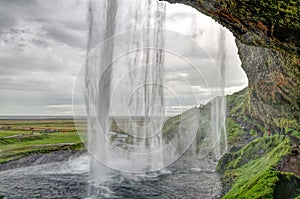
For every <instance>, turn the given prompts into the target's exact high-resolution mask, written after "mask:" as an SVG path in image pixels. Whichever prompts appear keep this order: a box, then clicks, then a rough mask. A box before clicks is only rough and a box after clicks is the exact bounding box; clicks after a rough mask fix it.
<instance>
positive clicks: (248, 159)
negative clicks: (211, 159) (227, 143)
mask: <svg viewBox="0 0 300 199" xmlns="http://www.w3.org/2000/svg"><path fill="white" fill-rule="evenodd" d="M290 149H291V146H290V140H289V139H288V138H287V137H284V136H272V137H267V138H258V139H256V140H254V141H252V142H250V143H249V144H248V145H246V146H245V147H244V148H242V149H241V150H240V151H238V152H236V153H231V154H227V155H226V156H224V157H223V160H225V159H226V161H225V162H224V161H223V163H219V165H218V168H217V170H219V171H221V172H223V174H224V181H225V183H228V184H230V187H232V188H231V190H230V191H229V192H228V193H227V194H226V195H225V196H224V197H223V198H224V199H231V198H273V194H274V188H275V186H276V183H277V182H278V181H279V177H278V175H279V173H280V172H279V171H276V170H275V167H276V166H277V165H278V163H279V161H280V160H281V158H282V157H283V156H284V155H287V154H288V153H289V151H290ZM220 162H222V160H221V161H220Z"/></svg>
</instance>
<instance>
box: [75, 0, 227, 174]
mask: <svg viewBox="0 0 300 199" xmlns="http://www.w3.org/2000/svg"><path fill="white" fill-rule="evenodd" d="M166 5H167V4H166V3H164V2H158V1H156V0H130V1H125V0H102V1H97V0H91V1H90V2H89V24H90V25H89V41H88V47H87V49H88V51H87V59H86V64H85V67H84V68H83V69H82V71H81V72H80V73H79V75H78V79H77V82H78V83H77V84H76V86H75V94H74V95H75V96H76V95H77V94H76V93H77V92H78V93H79V94H80V93H83V96H84V102H85V110H84V111H78V110H77V109H76V107H75V112H77V113H75V114H77V115H87V127H86V128H87V131H86V132H85V131H84V130H83V129H82V130H81V132H79V134H80V136H81V138H82V140H83V141H85V142H86V147H87V150H88V151H89V153H90V154H91V160H90V170H91V175H92V176H93V178H95V179H101V178H102V177H103V176H104V174H107V173H110V172H115V171H122V172H128V173H146V172H150V171H157V170H160V169H162V168H164V167H165V166H168V165H169V164H171V163H172V162H174V161H175V160H177V159H178V158H180V156H182V155H183V154H184V153H185V152H186V151H187V150H188V149H189V148H193V154H194V156H195V158H196V157H201V158H203V157H206V156H208V155H212V157H213V158H215V159H218V158H220V157H221V155H222V154H223V153H224V151H226V149H227V145H226V131H225V116H226V101H225V97H224V95H225V94H224V82H223V81H224V79H225V75H224V74H225V65H226V64H225V62H226V54H224V52H225V48H226V44H225V43H224V42H225V40H226V39H225V36H224V34H225V33H224V32H223V31H222V30H221V31H220V32H219V34H218V38H219V39H218V44H219V46H218V50H219V51H218V53H217V57H218V60H219V61H218V62H215V61H213V59H212V58H211V57H210V56H209V55H208V54H207V52H206V51H205V49H203V48H202V47H201V46H199V45H198V44H197V40H198V39H200V40H201V39H202V38H201V37H202V36H201V35H202V33H203V32H202V31H203V30H202V29H201V27H199V24H198V23H199V19H197V15H196V13H195V12H192V13H191V14H190V17H191V19H192V23H191V24H192V25H191V26H192V27H191V29H192V30H193V31H194V32H192V33H191V38H189V37H187V36H184V35H181V34H179V33H177V32H174V31H171V30H166V14H167V6H166ZM198 56H200V57H201V56H202V57H204V58H203V59H202V58H201V59H200V58H199V59H198ZM195 58H196V59H195ZM185 70H188V71H189V74H185V73H184V71H185ZM182 71H183V72H182ZM211 74H213V76H212V75H211ZM81 81H82V82H84V83H80V82H81ZM174 82H175V83H176V86H174ZM82 84H83V85H82ZM76 89H77V90H78V91H76ZM176 89H178V90H180V91H181V92H183V93H184V94H177V90H176ZM204 94H205V96H206V95H207V96H208V99H207V98H206V99H205V100H206V102H205V103H207V102H209V101H211V102H210V103H209V105H208V104H207V105H206V106H205V107H206V108H205V109H203V108H202V106H201V107H198V106H199V104H202V101H203V95H204ZM73 98H74V97H73ZM73 103H74V99H73ZM73 107H74V106H73ZM169 107H180V108H181V109H182V111H181V112H182V114H180V115H178V116H176V117H173V118H169V115H168V112H169ZM183 107H186V108H183ZM171 116H174V114H173V115H171ZM79 126H80V125H79ZM80 128H82V126H80ZM111 129H113V130H111Z"/></svg>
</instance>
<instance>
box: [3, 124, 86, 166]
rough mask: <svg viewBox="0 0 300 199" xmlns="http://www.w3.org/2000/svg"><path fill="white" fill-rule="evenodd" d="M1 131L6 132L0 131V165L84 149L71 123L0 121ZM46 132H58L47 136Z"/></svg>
mask: <svg viewBox="0 0 300 199" xmlns="http://www.w3.org/2000/svg"><path fill="white" fill-rule="evenodd" d="M0 127H4V128H5V129H2V130H0V163H5V162H8V161H11V160H15V159H18V158H20V157H24V156H27V155H30V154H32V153H48V152H51V151H56V150H66V149H76V150H77V149H82V148H83V144H82V143H81V140H80V138H79V136H78V134H77V131H76V128H75V125H74V122H73V120H0ZM8 127H9V128H8ZM28 128H34V129H35V128H36V129H37V130H34V133H32V130H28ZM47 128H51V129H55V130H57V131H60V132H52V133H49V132H46V131H45V129H47ZM61 131H63V132H61ZM14 135H16V136H14ZM9 136H14V137H9Z"/></svg>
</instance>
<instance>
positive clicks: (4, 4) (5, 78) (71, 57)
mask: <svg viewBox="0 0 300 199" xmlns="http://www.w3.org/2000/svg"><path fill="white" fill-rule="evenodd" d="M87 2H88V1H85V0H49V1H44V0H26V1H24V0H1V1H0V115H71V114H72V92H73V87H74V83H75V81H76V77H77V73H78V72H79V70H80V68H81V67H82V66H83V63H84V60H85V56H86V46H87V35H88V20H87V16H88V14H87V11H88V5H87ZM192 10H193V9H191V8H190V7H187V6H183V5H179V4H176V5H169V4H168V6H167V17H166V28H167V29H169V30H173V31H176V32H180V33H181V34H184V35H187V36H191V32H192V31H191V27H193V23H196V24H198V25H197V27H198V26H199V27H201V28H200V29H199V30H196V31H199V33H200V34H199V35H200V36H199V38H196V40H197V42H198V43H199V45H201V47H202V48H203V49H205V51H206V53H207V54H209V56H211V57H214V56H216V53H217V50H216V47H215V46H216V45H217V43H216V41H217V38H216V37H217V34H216V30H217V29H218V26H219V25H218V24H217V23H216V22H214V21H213V20H212V19H210V18H209V17H207V16H204V15H202V14H201V13H197V20H196V21H192V19H191V17H190V15H191V12H192ZM212 41H213V42H212ZM226 46H227V49H228V50H227V52H228V53H227V60H228V61H227V62H228V63H227V64H226V65H228V67H227V69H226V75H225V76H226V89H225V90H226V92H227V93H232V92H235V91H238V90H240V89H241V88H244V87H245V86H246V85H247V78H246V75H245V73H244V72H243V71H242V69H241V67H240V64H241V63H240V60H239V58H238V56H237V48H236V46H235V44H234V37H233V36H232V34H231V33H230V32H229V31H227V32H226ZM187 53H188V52H187ZM190 53H192V52H190ZM199 57H201V55H199ZM191 73H192V72H191V71H189V70H188V69H184V68H183V69H182V74H181V75H183V76H190V75H192V74H191ZM172 75H173V76H174V74H172V73H171V72H170V73H167V75H166V76H167V78H172ZM177 83H180V82H177ZM174 86H175V87H176V82H174ZM194 86H195V89H198V88H197V85H194ZM177 92H178V94H179V95H180V93H182V94H183V92H185V91H184V90H183V91H180V89H179V90H178V91H177Z"/></svg>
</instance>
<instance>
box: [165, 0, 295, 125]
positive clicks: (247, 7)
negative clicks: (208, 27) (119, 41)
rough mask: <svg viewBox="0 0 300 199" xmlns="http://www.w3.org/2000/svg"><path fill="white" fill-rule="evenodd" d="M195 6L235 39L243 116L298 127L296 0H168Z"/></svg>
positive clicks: (266, 122) (262, 121)
mask: <svg viewBox="0 0 300 199" xmlns="http://www.w3.org/2000/svg"><path fill="white" fill-rule="evenodd" d="M167 1H169V2H170V3H182V4H186V5H189V6H192V7H194V8H195V9H197V10H199V11H200V12H202V13H204V14H206V15H208V16H211V17H212V18H214V19H215V20H216V21H218V22H219V23H221V24H222V25H224V26H225V27H227V28H228V29H230V30H231V32H232V33H233V34H234V35H235V37H236V38H237V42H236V43H237V45H238V49H239V55H240V59H241V61H242V67H243V68H244V70H245V72H246V74H247V76H248V79H249V89H248V91H249V93H248V99H247V100H248V103H245V106H244V112H245V114H246V115H248V116H249V117H250V118H252V119H253V120H254V121H256V122H257V123H260V125H261V126H264V127H266V128H273V127H275V126H276V127H278V126H279V127H285V128H294V129H298V130H299V129H300V114H299V111H300V90H299V85H300V2H299V1H294V0H287V1H263V0H256V1H250V0H245V1H237V0H218V1H216V0H167Z"/></svg>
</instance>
